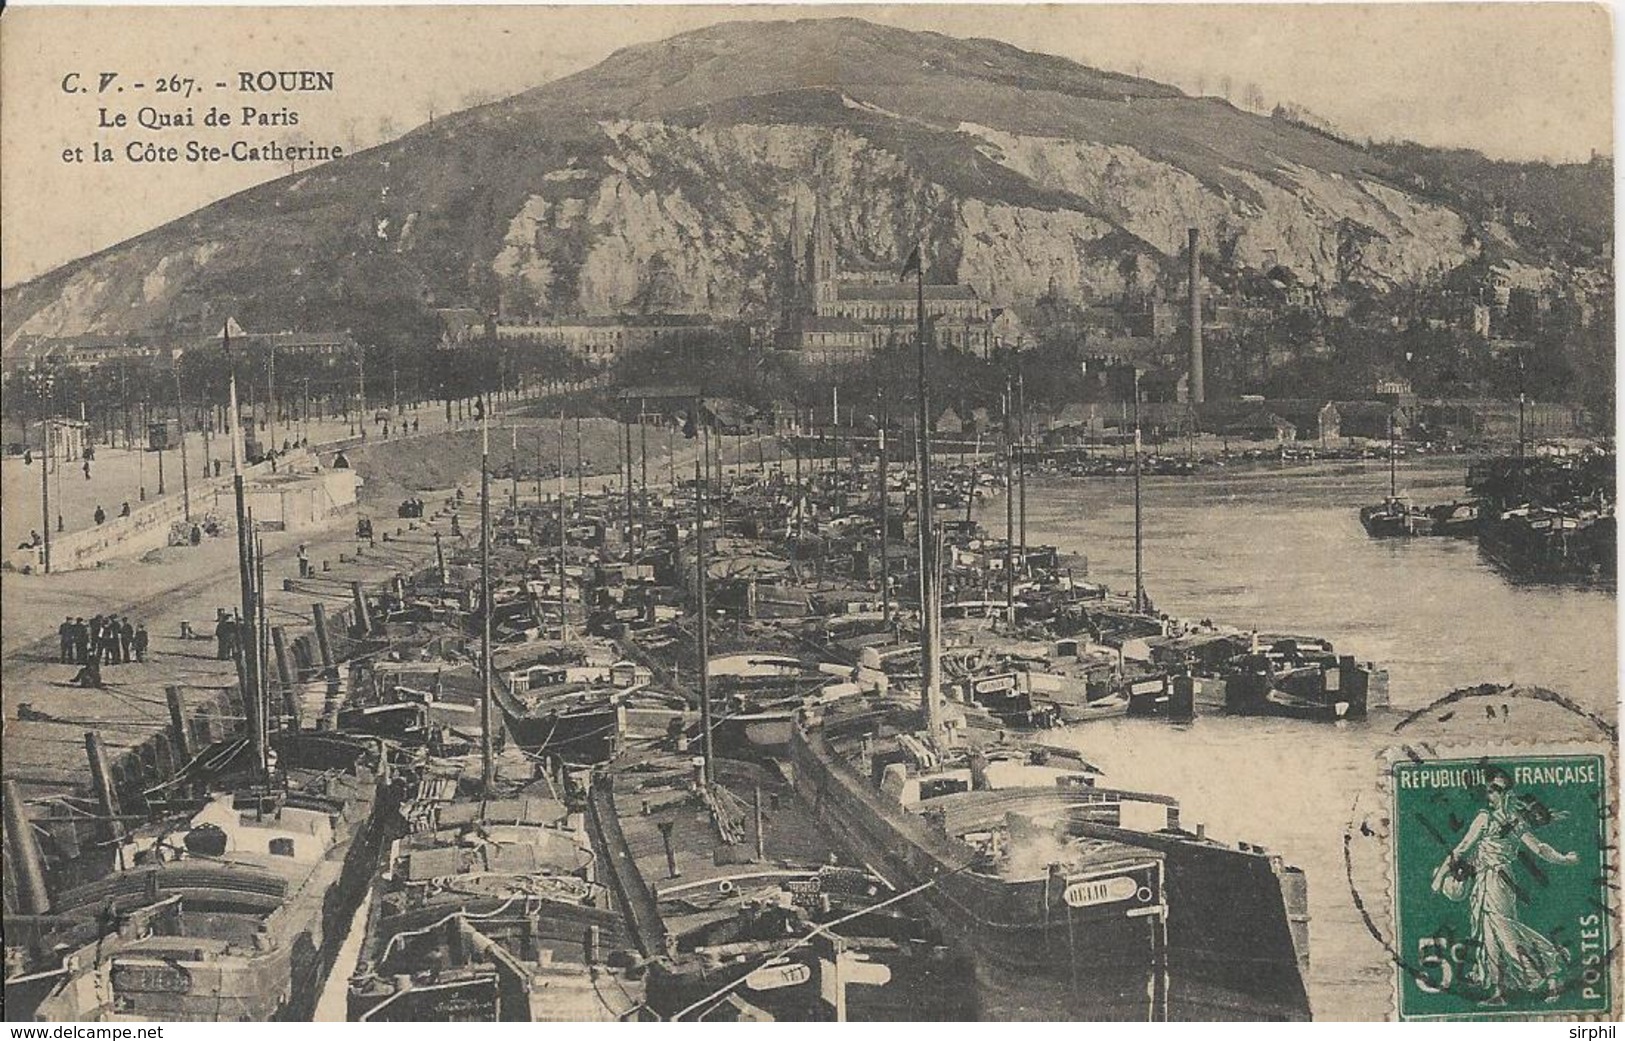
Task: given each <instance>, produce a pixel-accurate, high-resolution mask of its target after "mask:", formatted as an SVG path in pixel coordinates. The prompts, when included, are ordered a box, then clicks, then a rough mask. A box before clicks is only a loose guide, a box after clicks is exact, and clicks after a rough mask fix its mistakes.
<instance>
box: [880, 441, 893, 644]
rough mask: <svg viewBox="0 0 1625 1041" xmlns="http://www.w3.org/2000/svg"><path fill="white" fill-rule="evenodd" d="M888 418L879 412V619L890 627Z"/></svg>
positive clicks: (889, 466) (889, 463) (889, 465)
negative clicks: (887, 488)
mask: <svg viewBox="0 0 1625 1041" xmlns="http://www.w3.org/2000/svg"><path fill="white" fill-rule="evenodd" d="M889 419H890V415H889V412H888V411H887V410H886V409H882V410H881V414H880V621H881V624H883V625H885V627H886V628H887V630H888V631H889V630H890V629H891V559H890V558H891V504H890V502H888V501H887V500H888V495H887V490H886V486H887V483H888V481H889V473H890V470H891V460H890V459H889V458H888V457H887V454H886V423H887V421H888V420H889Z"/></svg>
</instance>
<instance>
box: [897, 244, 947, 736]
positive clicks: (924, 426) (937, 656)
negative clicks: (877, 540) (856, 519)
mask: <svg viewBox="0 0 1625 1041" xmlns="http://www.w3.org/2000/svg"><path fill="white" fill-rule="evenodd" d="M912 267H913V268H914V290H915V298H914V305H915V306H914V343H915V348H916V352H917V359H918V368H917V372H916V374H915V375H916V379H917V386H916V396H917V398H918V409H919V410H918V413H917V415H916V416H915V422H916V424H917V425H918V426H919V441H918V444H917V446H916V451H917V454H918V455H919V459H918V460H916V466H917V467H918V470H919V482H918V483H919V489H918V496H917V504H918V507H919V518H918V527H919V532H920V650H921V653H922V655H923V660H922V662H921V676H920V699H921V704H922V708H923V710H924V716H925V727H926V735H927V737H928V738H929V739H930V741H931V742H932V744H933V745H934V744H935V743H936V742H937V739H938V730H939V729H940V724H939V722H938V719H937V708H938V702H939V701H940V699H941V689H940V687H941V679H940V677H939V669H938V664H939V662H940V661H941V657H942V648H941V646H940V644H939V642H938V641H939V637H938V634H937V624H936V622H937V619H936V607H935V605H936V581H935V579H936V565H935V562H934V560H933V558H934V556H935V553H934V552H933V551H934V550H935V548H936V547H935V542H934V539H935V536H934V535H933V533H932V524H931V516H932V514H931V511H932V502H931V403H930V401H929V400H928V399H927V393H926V380H925V261H924V258H923V256H922V255H921V253H920V247H919V246H918V245H916V246H915V247H914V255H913V263H912ZM904 270H905V271H906V270H907V268H905V269H904Z"/></svg>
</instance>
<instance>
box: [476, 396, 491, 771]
mask: <svg viewBox="0 0 1625 1041" xmlns="http://www.w3.org/2000/svg"><path fill="white" fill-rule="evenodd" d="M488 416H489V410H485V411H482V413H481V415H480V675H481V676H482V677H484V684H483V686H482V690H481V697H480V782H481V785H482V791H483V793H484V794H485V795H487V796H489V795H490V794H491V792H492V790H493V788H494V784H495V764H494V763H493V761H492V754H491V742H492V734H491V601H492V597H491V422H490V419H489V418H488Z"/></svg>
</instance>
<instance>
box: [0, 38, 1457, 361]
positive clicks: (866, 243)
mask: <svg viewBox="0 0 1625 1041" xmlns="http://www.w3.org/2000/svg"><path fill="white" fill-rule="evenodd" d="M791 25H792V29H790V30H787V29H784V28H782V26H780V25H779V23H734V24H731V25H729V26H725V27H723V26H719V27H713V28H712V29H708V30H705V31H704V32H703V33H702V34H701V35H699V36H696V37H695V38H694V40H693V41H690V42H689V43H687V44H684V45H682V46H679V45H678V43H679V41H681V40H684V39H685V38H678V40H675V41H670V43H671V44H672V46H670V47H667V48H666V49H664V50H662V49H660V47H661V46H663V45H656V46H654V47H652V48H632V49H629V50H628V51H625V52H618V54H617V55H615V56H613V57H612V58H611V59H609V60H607V61H606V62H605V63H604V65H603V66H601V67H600V68H599V69H596V70H588V71H587V72H585V73H581V74H578V75H577V76H574V77H570V78H569V79H567V80H563V81H559V82H558V83H556V84H549V85H547V86H544V87H541V88H538V89H537V90H535V91H531V92H528V93H526V94H524V95H520V96H518V97H516V98H514V99H510V100H509V101H508V102H503V103H499V104H497V105H492V106H486V107H484V108H481V109H478V110H473V111H471V112H469V113H464V114H461V115H458V116H453V117H451V118H448V119H443V120H440V121H438V122H437V123H435V124H434V125H432V126H428V127H424V128H420V129H419V130H418V131H415V132H413V133H412V134H409V135H407V136H406V137H404V138H402V139H400V140H399V141H396V142H392V143H390V144H388V145H385V146H381V147H380V148H377V149H374V150H372V151H371V152H368V153H363V154H362V155H359V156H355V157H351V158H348V159H345V160H342V161H339V162H335V163H330V164H327V165H325V166H320V167H316V168H314V169H311V170H307V171H302V172H300V173H299V174H297V175H296V176H291V177H288V178H284V179H282V180H279V181H276V182H272V183H269V184H266V185H262V186H261V187H259V188H256V189H253V190H251V191H249V192H245V193H243V194H242V195H239V196H237V197H234V198H232V199H228V200H225V201H223V202H221V203H217V204H215V205H214V206H211V207H209V208H207V209H206V210H203V211H200V212H199V213H197V214H194V215H192V216H191V217H187V218H183V219H182V220H180V221H177V222H175V223H173V224H171V225H168V226H166V227H163V228H159V229H157V230H155V231H153V232H149V233H148V234H146V235H143V236H141V237H139V238H137V239H134V240H132V241H130V242H128V243H125V244H123V245H120V246H117V247H114V248H112V249H110V250H107V251H105V252H103V253H101V254H98V255H97V256H95V257H92V258H87V259H86V260H82V261H77V262H74V263H72V264H69V265H66V266H65V267H63V268H61V269H58V270H57V271H55V272H52V273H50V274H48V275H46V276H43V277H42V278H40V279H37V280H35V281H34V282H32V283H29V284H27V285H24V286H19V287H16V288H14V289H12V290H9V291H7V292H6V294H5V301H4V302H5V319H4V337H5V344H6V345H7V346H8V348H9V346H10V345H11V344H12V343H13V342H14V341H15V340H16V339H17V337H18V336H20V335H22V334H28V333H38V334H45V335H64V334H71V333H79V332H126V331H141V330H147V329H152V328H155V327H163V326H165V325H176V324H185V321H186V320H187V319H188V317H189V316H190V317H192V318H193V319H195V318H196V316H197V315H198V314H199V313H200V312H202V311H204V310H209V309H212V310H213V311H214V312H215V313H218V312H219V311H220V310H221V309H223V308H231V309H233V310H234V311H237V312H239V313H242V312H247V313H248V314H249V315H251V316H252V317H251V318H249V319H247V320H250V321H258V322H259V324H267V323H275V324H276V325H278V326H280V327H298V326H302V325H306V324H309V322H310V321H313V320H316V319H315V318H313V317H312V316H313V315H319V316H320V321H322V322H323V323H325V324H339V325H345V326H348V327H350V328H352V329H356V330H361V331H365V330H367V329H368V328H369V323H375V322H376V321H377V320H378V317H379V315H380V314H398V313H400V312H402V311H411V310H414V309H415V310H417V311H426V309H427V308H428V307H434V306H476V307H481V308H486V309H489V308H496V307H503V308H506V309H509V310H519V311H528V312H537V313H588V314H592V313H610V312H616V311H623V310H629V309H630V310H643V311H699V310H706V311H711V312H714V313H717V314H723V315H738V314H770V313H772V311H773V305H774V295H775V285H776V284H777V279H778V277H779V268H780V265H781V260H782V257H783V250H784V244H785V242H786V240H787V238H788V236H789V233H790V227H791V222H792V220H793V216H794V214H796V213H797V212H799V214H800V219H801V220H802V221H803V222H804V223H803V227H806V226H808V224H809V223H810V221H811V216H812V209H813V207H814V205H815V204H816V203H817V201H818V200H822V204H823V206H824V208H825V212H826V213H827V214H829V215H830V216H831V218H832V220H833V234H834V237H835V240H836V243H837V246H838V249H839V251H840V253H841V254H842V256H843V257H844V258H846V259H847V260H849V261H853V262H859V261H862V262H868V263H888V264H889V263H898V262H899V261H900V259H901V257H902V256H903V255H905V254H906V253H907V251H908V249H909V248H911V246H912V244H913V243H914V242H915V241H921V242H922V244H923V246H924V254H925V257H926V260H927V265H928V269H927V270H928V273H929V275H930V277H932V278H933V279H935V280H940V281H951V280H957V281H962V282H967V283H969V284H971V285H973V286H975V287H976V288H977V290H978V291H979V292H980V293H981V294H982V295H983V296H984V297H986V298H988V299H989V300H990V301H992V302H993V303H994V304H995V305H1007V306H1008V305H1019V304H1021V303H1023V302H1026V301H1030V300H1031V299H1033V298H1034V297H1036V296H1038V295H1039V294H1042V293H1043V292H1044V291H1046V290H1047V289H1048V288H1050V287H1051V286H1054V287H1055V288H1056V289H1058V290H1059V291H1061V292H1063V293H1066V294H1070V295H1075V296H1088V295H1095V294H1102V293H1112V292H1116V291H1118V290H1120V289H1122V288H1123V287H1124V285H1125V284H1126V283H1127V282H1128V281H1129V280H1130V279H1132V280H1134V281H1136V282H1139V283H1140V284H1142V285H1143V284H1146V283H1147V282H1148V281H1150V280H1156V279H1163V280H1165V281H1168V282H1170V283H1172V282H1176V281H1177V280H1178V278H1179V277H1180V276H1179V256H1180V252H1181V250H1182V249H1183V248H1184V242H1185V234H1186V229H1187V228H1189V227H1197V228H1200V229H1202V232H1203V242H1204V249H1206V250H1209V251H1211V252H1213V253H1215V254H1217V255H1218V257H1219V258H1220V261H1221V263H1223V264H1226V265H1231V266H1236V267H1239V266H1243V265H1250V266H1254V267H1259V266H1263V265H1264V264H1265V263H1266V262H1268V261H1274V262H1279V263H1283V264H1286V265H1287V266H1289V267H1291V268H1292V269H1293V270H1294V271H1295V272H1297V273H1298V275H1299V276H1300V277H1302V278H1305V279H1307V280H1310V281H1313V282H1316V283H1320V284H1328V283H1333V282H1339V281H1352V282H1361V283H1367V284H1372V285H1378V286H1388V285H1400V284H1405V283H1409V282H1414V281H1416V280H1418V279H1421V278H1423V277H1424V276H1431V275H1434V274H1437V273H1438V272H1439V271H1440V270H1441V269H1449V268H1452V267H1455V266H1458V265H1460V264H1462V263H1464V262H1466V261H1468V260H1470V259H1472V258H1473V257H1474V256H1475V255H1476V253H1477V250H1478V248H1479V247H1478V245H1477V243H1476V242H1475V240H1474V238H1473V235H1472V234H1471V233H1470V228H1471V227H1472V223H1471V222H1470V220H1469V219H1468V218H1467V217H1465V216H1464V215H1462V214H1460V213H1457V212H1454V211H1452V210H1450V209H1449V208H1447V207H1445V206H1442V205H1440V204H1438V203H1437V202H1433V201H1429V200H1426V199H1423V198H1420V197H1418V196H1416V195H1414V194H1411V193H1408V192H1407V191H1405V190H1403V189H1401V188H1400V187H1397V186H1396V185H1397V184H1398V183H1399V179H1397V178H1395V179H1393V181H1392V183H1390V182H1389V180H1387V179H1385V177H1384V169H1385V168H1384V167H1383V165H1382V164H1381V163H1380V162H1377V161H1375V160H1373V159H1371V158H1370V157H1369V156H1368V155H1366V154H1365V153H1363V152H1361V151H1359V150H1358V149H1354V148H1353V147H1352V146H1348V145H1345V144H1343V143H1341V142H1337V141H1334V140H1332V139H1329V138H1325V137H1324V135H1312V134H1310V133H1309V132H1308V131H1305V130H1301V129H1297V128H1293V127H1290V126H1284V125H1280V124H1278V123H1277V122H1276V121H1272V120H1267V119H1261V118H1259V117H1256V116H1252V115H1249V114H1247V113H1243V112H1239V111H1237V110H1235V109H1233V108H1230V107H1229V106H1227V105H1223V104H1222V103H1216V102H1213V101H1212V100H1211V99H1194V98H1185V97H1183V96H1181V95H1179V93H1178V92H1177V91H1174V90H1172V89H1171V88H1165V87H1161V86H1159V85H1156V84H1150V83H1147V82H1146V81H1139V80H1131V79H1129V78H1126V77H1113V76H1112V75H1110V74H1104V73H1097V72H1095V71H1094V70H1088V69H1084V68H1082V67H1080V66H1075V65H1072V64H1070V63H1067V62H1062V61H1060V60H1059V59H1054V58H1049V57H1046V56H1038V55H1026V54H1023V53H1022V52H1019V51H1015V50H1014V49H1012V48H1008V47H1004V46H1003V45H993V44H989V43H988V42H987V41H955V40H951V39H949V38H946V37H940V36H936V35H934V34H923V35H922V34H911V33H906V32H902V31H900V30H890V29H881V28H879V27H875V26H868V25H866V23H862V22H855V21H850V20H836V21H832V22H828V23H820V24H818V25H816V26H810V27H808V26H803V24H802V23H791ZM792 31H793V32H794V33H795V34H799V35H797V39H798V40H800V39H801V37H803V36H807V35H809V34H824V35H828V36H830V37H831V39H829V40H824V41H823V42H824V43H826V44H832V45H833V44H836V43H841V44H844V45H846V46H847V50H848V53H859V52H863V48H864V47H868V48H870V50H872V51H873V52H874V53H875V54H881V53H885V54H890V55H898V56H899V57H897V59H896V61H895V62H894V63H893V64H894V65H895V67H896V68H897V69H898V70H900V71H899V72H898V73H897V76H896V77H894V78H895V79H896V82H892V81H890V80H888V81H887V82H884V83H878V84H877V83H876V82H874V81H873V78H871V77H864V76H861V75H859V74H858V72H859V70H856V69H853V70H846V69H845V67H844V66H842V67H839V68H836V67H833V66H825V65H819V64H817V63H801V64H796V63H795V62H789V63H786V62H784V61H779V60H777V59H778V58H779V57H780V56H781V55H782V54H783V53H784V44H783V41H782V40H781V39H780V37H781V36H782V35H783V34H784V33H786V32H792ZM842 34H844V35H842ZM820 39H822V37H820ZM696 41H697V42H696ZM702 45H703V46H702ZM802 45H810V44H807V43H806V41H802ZM910 47H915V48H917V49H919V50H920V52H921V55H920V61H919V62H917V63H914V64H911V63H910V61H908V60H905V57H906V52H907V50H908V49H909V48H910ZM696 48H697V49H698V53H696V54H691V53H690V51H694V50H695V49H696ZM836 49H839V48H836ZM702 59H703V60H702ZM722 62H731V63H732V64H731V65H730V67H734V68H735V72H736V74H734V75H730V76H727V77H718V76H715V75H713V70H714V68H716V67H719V63H722ZM751 62H758V63H761V64H762V65H763V68H762V69H761V70H759V71H760V73H761V74H760V75H759V76H758V75H754V74H753V73H752V72H751V68H750V67H749V66H750V63H751ZM685 63H688V64H685ZM915 64H917V65H918V66H919V68H918V69H916V68H915V67H914V65H915ZM741 65H743V66H744V67H738V66H741ZM803 66H805V67H803ZM832 69H833V71H832ZM628 70H631V71H628ZM990 70H991V71H990ZM848 74H850V78H851V82H845V81H841V82H832V80H842V77H845V76H848ZM909 77H914V78H915V79H917V80H918V81H919V82H914V81H913V80H911V79H909ZM650 83H663V84H668V85H669V88H668V89H666V90H665V92H664V93H662V92H661V91H654V92H651V90H650V89H649V86H648V84H650ZM753 85H754V86H753ZM753 89H754V90H755V91H756V93H753V92H752V91H753ZM668 95H669V97H668ZM1058 99H1059V100H1058ZM956 109H957V110H959V111H961V112H962V113H965V115H962V116H960V117H959V118H950V117H949V116H948V115H947V113H948V112H950V111H951V110H956ZM905 113H906V115H905ZM970 113H974V114H975V118H974V119H972V118H969V114H970ZM1046 113H1047V114H1048V115H1046ZM633 115H636V116H637V118H630V117H631V116H633ZM1001 115H1007V116H1008V119H1002V118H999V117H1000V116H1001ZM993 124H999V125H993ZM193 324H196V323H195V321H194V323H193Z"/></svg>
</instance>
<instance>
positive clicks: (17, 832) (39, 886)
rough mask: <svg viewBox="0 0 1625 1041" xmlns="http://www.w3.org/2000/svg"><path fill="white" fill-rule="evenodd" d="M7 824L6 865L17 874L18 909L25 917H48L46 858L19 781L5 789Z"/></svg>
mask: <svg viewBox="0 0 1625 1041" xmlns="http://www.w3.org/2000/svg"><path fill="white" fill-rule="evenodd" d="M4 801H5V821H6V864H7V866H8V867H10V868H11V869H12V871H13V872H15V875H14V876H13V877H14V878H15V879H16V881H17V905H18V906H17V910H18V911H20V912H21V913H23V914H45V913H46V912H47V911H49V910H50V909H51V891H50V890H49V889H48V888H47V887H46V885H45V858H44V857H43V856H41V855H40V849H39V842H38V840H36V839H35V838H34V822H33V821H31V820H30V819H29V817H28V807H27V806H25V805H23V797H22V793H21V792H19V791H18V790H17V782H16V781H6V782H5V789H4Z"/></svg>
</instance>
